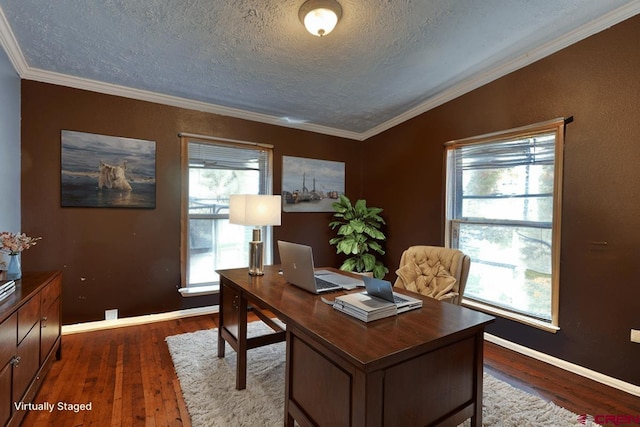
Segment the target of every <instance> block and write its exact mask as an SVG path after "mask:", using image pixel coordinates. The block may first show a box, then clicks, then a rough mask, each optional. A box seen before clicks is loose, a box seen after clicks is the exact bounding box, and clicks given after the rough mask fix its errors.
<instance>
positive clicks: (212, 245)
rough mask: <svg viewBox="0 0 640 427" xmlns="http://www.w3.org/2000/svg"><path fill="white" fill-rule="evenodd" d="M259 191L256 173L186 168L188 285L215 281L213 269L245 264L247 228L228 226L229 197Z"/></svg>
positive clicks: (249, 232)
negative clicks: (187, 173)
mask: <svg viewBox="0 0 640 427" xmlns="http://www.w3.org/2000/svg"><path fill="white" fill-rule="evenodd" d="M259 188H260V173H259V171H257V170H229V169H207V168H202V167H192V168H190V169H189V245H190V247H189V277H188V283H189V285H194V284H206V283H215V282H218V280H219V277H218V274H216V272H215V270H216V269H222V268H235V267H242V266H246V265H247V260H248V259H249V249H248V246H249V245H248V242H249V240H251V228H250V227H244V226H240V225H234V224H229V220H228V219H229V196H230V195H231V194H258V191H259ZM200 215H204V216H206V217H205V218H201V217H200V218H199V217H198V216H200Z"/></svg>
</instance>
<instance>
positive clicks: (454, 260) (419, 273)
mask: <svg viewBox="0 0 640 427" xmlns="http://www.w3.org/2000/svg"><path fill="white" fill-rule="evenodd" d="M470 265H471V258H469V256H468V255H465V254H464V253H463V252H462V251H459V250H457V249H449V248H443V247H438V246H411V247H410V248H408V249H407V250H405V251H404V252H403V253H402V257H401V258H400V267H399V268H398V270H396V274H397V275H398V278H397V279H396V282H395V283H394V286H397V287H400V288H404V289H408V290H410V291H414V292H418V293H420V294H422V295H426V296H429V297H431V298H436V299H439V300H441V301H447V302H450V303H452V304H457V305H460V303H461V302H462V295H463V294H464V287H465V285H466V284H467V277H469V266H470Z"/></svg>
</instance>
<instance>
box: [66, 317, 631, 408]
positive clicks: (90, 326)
mask: <svg viewBox="0 0 640 427" xmlns="http://www.w3.org/2000/svg"><path fill="white" fill-rule="evenodd" d="M219 311H220V307H219V306H217V305H214V306H208V307H196V308H189V309H185V310H178V311H172V312H168V313H158V314H148V315H144V316H136V317H124V318H121V319H115V320H100V321H97V322H86V323H77V324H74V325H64V326H62V334H63V335H69V334H75V333H79V332H90V331H98V330H103V329H111V328H121V327H125V326H133V325H142V324H146V323H151V322H162V321H165V320H174V319H181V318H185V317H192V316H202V315H205V314H214V313H218V312H219ZM484 339H485V340H486V341H489V342H492V343H494V344H497V345H499V346H501V347H504V348H507V349H509V350H513V351H515V352H517V353H520V354H523V355H525V356H529V357H532V358H534V359H536V360H540V361H542V362H545V363H548V364H550V365H553V366H556V367H558V368H560V369H564V370H565V371H569V372H572V373H574V374H577V375H580V376H583V377H585V378H588V379H590V380H593V381H597V382H599V383H601V384H604V385H607V386H609V387H613V388H616V389H618V390H621V391H624V392H625V393H629V394H632V395H634V396H639V397H640V386H637V385H634V384H631V383H627V382H625V381H622V380H619V379H617V378H613V377H610V376H607V375H604V374H601V373H600V372H596V371H593V370H591V369H588V368H585V367H582V366H580V365H576V364H574V363H570V362H567V361H565V360H562V359H558V358H556V357H553V356H550V355H548V354H545V353H542V352H540V351H537V350H533V349H531V348H528V347H525V346H522V345H520V344H516V343H514V342H511V341H508V340H505V339H503V338H500V337H497V336H495V335H491V334H488V333H486V332H485V334H484Z"/></svg>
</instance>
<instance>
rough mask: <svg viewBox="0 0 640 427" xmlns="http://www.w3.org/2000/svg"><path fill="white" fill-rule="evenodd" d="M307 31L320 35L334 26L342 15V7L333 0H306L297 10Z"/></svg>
mask: <svg viewBox="0 0 640 427" xmlns="http://www.w3.org/2000/svg"><path fill="white" fill-rule="evenodd" d="M298 16H299V17H300V21H302V23H303V24H304V26H305V27H306V29H307V31H309V32H310V33H311V34H313V35H314V36H318V37H322V36H326V35H327V34H329V33H330V32H331V31H333V29H334V28H335V26H336V24H337V23H338V21H339V20H340V18H341V17H342V7H341V6H340V3H338V2H337V1H335V0H307V1H306V2H305V3H304V4H303V5H302V6H301V7H300V12H298Z"/></svg>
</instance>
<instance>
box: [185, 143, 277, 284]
mask: <svg viewBox="0 0 640 427" xmlns="http://www.w3.org/2000/svg"><path fill="white" fill-rule="evenodd" d="M178 136H179V137H180V176H181V188H180V290H181V292H184V293H183V295H189V294H190V293H193V294H199V293H198V291H197V289H198V288H206V289H209V290H210V289H213V291H214V292H217V289H218V286H219V284H216V283H207V284H189V245H190V239H189V235H190V233H189V220H190V216H189V143H191V142H193V143H199V144H213V145H220V146H226V147H231V148H240V149H245V150H246V149H251V148H255V149H256V150H264V151H266V152H267V162H266V169H267V170H266V171H265V179H264V188H263V189H262V191H261V192H260V194H272V193H273V145H271V144H263V143H257V142H249V141H240V140H234V139H228V138H219V137H211V136H207V135H199V134H192V133H187V132H181V133H179V134H178ZM213 216H216V215H215V214H214V215H213ZM227 216H228V214H227ZM262 237H263V241H264V243H265V245H264V246H265V262H266V263H269V262H271V260H272V259H273V253H272V252H273V251H272V247H273V245H272V240H273V233H272V227H271V226H265V227H264V228H263V233H262ZM247 263H248V260H247Z"/></svg>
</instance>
